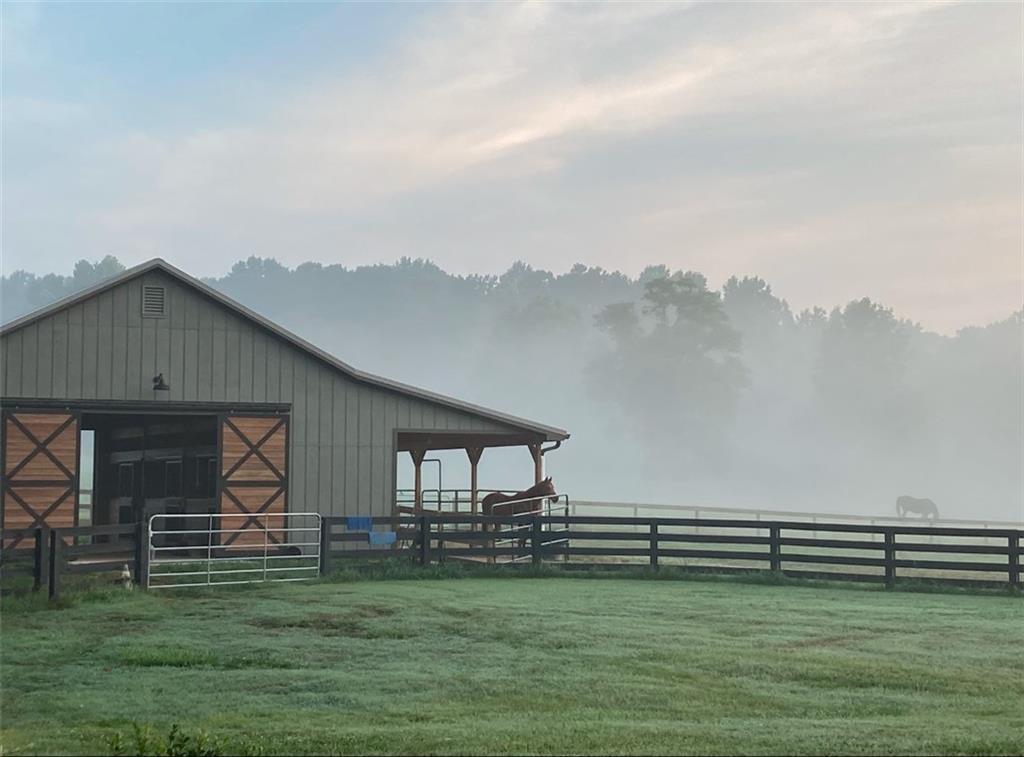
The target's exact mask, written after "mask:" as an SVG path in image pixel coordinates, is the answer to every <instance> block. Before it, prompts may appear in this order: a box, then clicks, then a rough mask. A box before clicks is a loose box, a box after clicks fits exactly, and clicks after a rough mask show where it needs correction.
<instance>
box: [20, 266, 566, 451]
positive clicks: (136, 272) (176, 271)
mask: <svg viewBox="0 0 1024 757" xmlns="http://www.w3.org/2000/svg"><path fill="white" fill-rule="evenodd" d="M150 271H162V272H163V273H166V274H168V275H169V276H171V277H173V278H175V279H177V280H178V281H180V282H182V283H183V284H185V285H187V286H190V287H192V288H193V289H196V290H198V291H199V292H201V293H202V294H204V295H206V296H207V297H209V298H211V299H212V300H215V301H216V302H218V303H219V304H221V305H223V306H224V307H226V308H228V309H229V310H232V311H234V312H236V313H238V314H239V315H241V316H242V317H244V318H247V319H249V320H250V321H253V322H254V323H257V324H259V325H260V326H261V327H263V328H264V329H266V330H267V331H270V332H271V333H272V334H274V335H276V336H277V337H279V338H281V339H283V340H285V341H286V342H289V343H290V344H292V345H294V346H295V347H297V348H298V349H300V350H302V351H304V352H306V353H308V354H310V355H312V356H313V357H315V358H317V359H318V360H320V361H322V362H324V363H326V364H327V365H329V366H330V367H332V368H334V369H335V370H337V371H340V372H341V373H343V374H344V375H345V376H348V377H349V378H351V379H353V380H355V381H360V382H362V383H364V384H368V385H370V386H376V387H380V388H382V389H387V390H389V391H392V392H396V393H398V394H404V395H406V396H409V397H415V398H417V399H421V400H426V401H428V402H433V403H435V404H438V405H442V406H444V407H449V408H453V409H455V410H460V411H462V412H464V413H469V414H471V415H476V416H479V417H482V418H486V419H488V420H491V421H497V422H499V423H504V424H506V425H509V426H512V427H515V428H518V429H522V430H525V431H530V432H533V433H537V434H540V435H542V436H544V437H545V439H546V440H547V441H558V440H562V439H568V438H569V432H568V431H565V430H564V429H560V428H557V427H555V426H548V425H545V424H543V423H537V422H535V421H530V420H527V419H525V418H519V417H517V416H514V415H508V414H507V413H501V412H498V411H497V410H491V409H489V408H486V407H481V406H480V405H474V404H472V403H470V402H464V401H462V400H457V399H455V398H453V397H448V396H446V395H443V394H437V393H436V392H431V391H427V390H426V389H420V388H419V387H415V386H410V385H409V384H403V383H401V382H398V381H392V380H391V379H387V378H384V377H382V376H376V375H374V374H372V373H366V372H365V371H360V370H359V369H357V368H353V367H352V366H351V365H349V364H348V363H345V362H342V361H341V360H338V358H336V357H334V356H333V355H331V354H329V353H327V352H324V351H323V350H321V349H320V348H319V347H317V346H316V345H314V344H311V343H309V342H307V341H306V340H305V339H303V338H302V337H300V336H298V335H296V334H293V333H292V332H290V331H288V330H287V329H285V328H283V327H281V326H279V325H278V324H276V323H274V322H273V321H269V320H267V319H266V318H264V317H263V316H261V315H260V314H259V313H256V312H255V311H253V310H250V309H249V308H247V307H245V305H242V304H241V303H239V302H236V301H235V300H233V299H231V298H230V297H228V296H227V295H224V294H222V293H220V292H218V291H217V290H216V289H214V288H213V287H210V286H208V285H207V284H204V283H203V282H202V281H200V280H199V279H197V278H195V277H193V276H190V275H189V274H187V273H185V272H184V271H182V270H181V269H180V268H176V267H174V266H173V265H171V264H170V263H168V262H167V261H166V260H163V259H161V258H154V259H152V260H149V261H147V262H145V263H141V264H139V265H137V266H135V267H133V268H129V269H127V270H125V271H123V272H121V273H119V274H118V275H117V276H113V277H111V278H109V279H107V280H105V281H102V282H100V283H99V284H96V285H95V286H92V287H89V288H87V289H83V290H82V291H80V292H76V293H75V294H72V295H70V296H68V297H64V298H63V299H60V300H57V301H56V302H54V303H52V304H50V305H47V306H46V307H44V308H41V309H39V310H36V311H35V312H33V313H29V314H27V315H24V316H22V317H20V318H16V319H14V320H13V321H11V322H10V323H6V324H4V325H3V326H0V336H6V335H7V334H9V333H11V332H12V331H16V330H17V329H20V328H22V327H23V326H27V325H28V324H30V323H34V322H35V321H38V320H40V319H42V318H46V317H47V316H49V315H52V314H54V313H56V312H58V311H60V310H63V309H65V308H68V307H71V306H72V305H75V304H77V303H79V302H82V301H83V300H87V299H89V298H90V297H93V296H94V295H97V294H99V293H100V292H104V291H106V290H108V289H112V288H113V287H116V286H118V285H119V284H123V283H124V282H126V281H129V280H131V279H134V278H135V277H137V276H141V275H143V274H145V273H149V272H150Z"/></svg>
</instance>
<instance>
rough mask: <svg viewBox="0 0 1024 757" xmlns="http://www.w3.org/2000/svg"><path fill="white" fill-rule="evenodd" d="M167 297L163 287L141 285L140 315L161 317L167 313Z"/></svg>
mask: <svg viewBox="0 0 1024 757" xmlns="http://www.w3.org/2000/svg"><path fill="white" fill-rule="evenodd" d="M166 303H167V299H166V297H165V290H164V288H163V287H157V286H144V287H142V315H143V317H145V318H163V317H164V316H165V315H167V306H166Z"/></svg>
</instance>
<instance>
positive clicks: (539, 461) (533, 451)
mask: <svg viewBox="0 0 1024 757" xmlns="http://www.w3.org/2000/svg"><path fill="white" fill-rule="evenodd" d="M529 447H530V457H532V458H533V483H535V484H539V483H540V482H541V481H543V480H544V456H543V455H541V453H540V445H539V444H531V445H529Z"/></svg>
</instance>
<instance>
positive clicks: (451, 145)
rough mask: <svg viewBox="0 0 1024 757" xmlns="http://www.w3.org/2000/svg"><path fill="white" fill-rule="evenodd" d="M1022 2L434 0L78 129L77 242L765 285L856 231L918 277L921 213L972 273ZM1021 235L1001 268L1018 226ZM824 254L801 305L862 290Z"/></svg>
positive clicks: (218, 261)
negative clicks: (961, 253)
mask: <svg viewBox="0 0 1024 757" xmlns="http://www.w3.org/2000/svg"><path fill="white" fill-rule="evenodd" d="M1014 20H1016V21H1017V22H1018V23H1017V26H1016V27H1014V25H1013V23H1012V22H1013V21H1014ZM1019 20H1020V9H1019V8H1012V7H1009V6H974V7H970V6H967V7H965V6H959V5H950V4H940V3H925V2H920V3H897V4H891V5H888V4H886V5H883V4H876V3H865V4H821V5H817V4H757V5H751V6H741V5H737V4H704V3H696V4H674V3H636V4H625V3H615V4H579V5H575V4H565V3H524V4H491V5H474V4H451V5H442V6H436V7H435V8H433V9H432V11H431V12H430V13H427V14H424V15H422V16H421V17H420V18H419V19H418V20H417V21H416V22H414V23H413V24H412V25H410V26H409V27H407V28H405V29H404V30H403V31H402V33H401V34H399V35H398V36H397V37H396V38H395V39H393V40H392V42H391V43H390V44H389V45H387V46H386V47H385V48H384V49H383V50H382V51H381V52H379V54H377V55H375V56H374V57H372V58H370V59H367V60H365V61H364V62H363V63H362V64H361V65H359V66H358V67H352V66H348V67H345V68H344V69H341V70H337V71H333V70H332V69H331V67H330V66H329V65H328V66H325V67H324V68H322V69H321V70H318V71H316V72H311V74H313V75H310V76H309V77H308V79H304V80H300V79H291V80H288V81H287V82H286V83H285V84H286V86H282V87H280V88H278V89H277V90H271V89H268V88H267V87H260V88H259V89H258V90H257V91H258V93H259V96H260V97H262V98H265V99H263V100H260V101H258V102H249V103H246V107H244V108H240V109H239V113H240V115H239V116H238V117H237V118H235V119H223V118H222V119H219V124H218V125H217V126H213V125H211V123H209V122H202V121H199V122H195V123H191V124H185V125H184V126H182V125H181V124H178V125H176V126H174V127H173V128H171V127H168V128H164V129H161V128H158V127H154V126H153V125H152V124H149V125H147V126H146V128H137V127H136V128H130V127H124V128H120V129H114V130H111V131H109V132H108V133H105V134H103V135H102V136H98V137H96V138H95V139H93V140H92V141H90V143H89V144H88V145H84V146H81V147H82V150H81V153H82V154H81V155H80V156H79V157H78V158H77V160H76V161H75V163H76V164H75V166H74V172H75V174H76V176H75V178H74V181H73V183H72V188H71V189H69V190H68V191H71V192H74V191H77V192H78V193H79V194H78V196H77V197H76V198H74V201H73V207H71V208H70V209H69V210H70V212H71V214H72V215H73V218H74V230H75V238H76V239H77V240H80V242H81V243H82V244H83V245H84V246H87V247H89V248H91V249H94V250H96V251H97V252H98V251H99V250H101V249H102V251H103V252H107V251H114V252H117V253H118V254H121V255H122V256H124V257H126V258H130V257H131V256H132V255H134V254H137V255H138V256H139V257H143V256H146V255H149V254H152V253H157V252H160V253H162V254H167V255H169V256H170V257H173V258H175V259H177V260H179V262H182V263H183V264H184V265H187V266H189V267H191V268H194V269H196V270H197V271H198V272H199V273H212V272H214V271H215V270H220V269H221V268H223V266H224V265H226V264H227V263H228V262H229V261H230V260H231V259H232V258H234V257H238V256H239V255H241V254H247V253H249V252H255V253H258V254H267V255H275V256H277V257H278V258H280V259H283V260H285V261H290V262H297V261H298V260H300V259H305V258H309V257H319V258H330V257H331V256H336V255H338V254H339V250H344V251H345V252H344V254H345V255H346V262H357V261H368V260H372V259H375V258H378V257H381V256H385V255H391V254H412V255H417V254H431V255H433V256H434V257H436V258H437V259H438V260H439V262H441V263H442V264H443V265H448V266H451V267H455V268H461V269H477V270H481V269H483V270H488V269H489V270H493V269H494V268H496V267H498V266H499V265H501V264H504V263H505V262H507V261H508V260H509V259H511V258H515V257H526V258H528V259H530V258H532V262H534V263H536V264H539V265H548V266H554V267H558V265H559V264H561V265H564V266H567V265H569V264H570V263H571V262H573V261H574V260H575V259H586V260H587V261H588V262H594V263H600V264H603V265H606V266H608V267H622V268H625V269H627V270H632V269H639V268H640V267H642V266H643V265H644V264H646V263H649V262H653V261H655V260H657V259H667V261H668V262H669V263H670V264H674V265H682V266H687V267H688V266H690V265H691V263H695V262H709V261H711V262H714V265H713V266H712V267H714V268H715V269H716V270H717V269H718V268H722V269H723V270H724V269H725V268H728V267H729V266H730V265H731V266H732V267H733V268H734V270H738V271H739V272H745V266H748V265H755V264H756V263H761V264H762V265H761V266H760V267H761V268H762V270H763V271H764V273H763V275H766V276H768V277H769V278H770V277H771V274H772V272H773V271H782V272H785V271H793V270H794V269H796V268H798V267H799V266H797V265H796V264H795V263H794V261H803V262H804V263H806V260H807V258H806V254H807V253H806V250H807V249H809V248H812V247H817V248H818V249H820V250H824V249H828V250H829V252H828V254H829V255H836V256H837V259H843V258H844V256H847V257H848V256H849V255H852V254H855V253H854V252H853V250H852V249H851V248H850V247H849V245H854V244H856V245H857V246H859V247H860V248H861V249H863V248H864V247H865V246H868V247H875V248H877V249H878V250H879V251H878V252H877V254H876V257H875V258H873V260H874V261H875V265H874V266H873V267H872V270H875V271H886V272H887V273H889V275H891V276H894V277H896V278H900V277H901V276H902V277H906V276H912V275H913V270H912V265H911V264H910V263H909V262H908V264H907V265H905V266H903V267H902V270H901V266H900V264H899V263H898V262H897V263H894V262H893V261H892V259H891V258H892V252H891V249H889V250H888V251H886V250H887V248H892V246H893V245H897V243H896V242H893V243H892V244H889V243H888V242H886V241H885V240H884V239H882V238H881V235H883V234H886V233H890V232H891V233H895V232H896V231H898V230H900V229H903V230H904V232H900V241H899V242H898V247H899V248H902V247H903V246H904V245H911V246H912V244H913V240H912V238H910V237H908V236H907V235H909V234H911V232H910V231H908V229H910V228H913V230H914V232H913V233H920V234H921V235H922V236H921V237H920V238H921V239H922V240H924V239H927V240H928V243H929V244H930V243H932V242H933V241H935V242H936V243H938V244H939V245H940V246H941V247H943V250H942V252H941V254H940V255H939V257H941V258H942V260H943V261H945V262H944V264H943V265H944V267H943V268H942V271H941V275H942V276H944V277H946V280H948V281H953V280H955V278H956V276H957V275H959V271H960V268H962V263H958V261H957V252H956V250H955V249H954V248H952V247H950V246H949V245H948V244H945V245H944V246H943V242H942V240H941V239H939V240H935V239H934V237H935V235H934V234H929V233H927V227H928V224H927V223H926V220H927V219H929V218H931V219H933V220H934V219H938V221H939V223H938V224H937V225H938V226H939V227H942V228H951V227H954V226H955V229H956V233H953V234H952V236H953V237H955V238H957V239H964V238H966V237H968V236H969V234H967V233H966V231H968V230H970V229H976V230H978V236H979V237H985V238H991V239H997V238H999V237H1000V233H996V232H995V231H994V230H993V226H997V227H999V228H1000V229H1005V225H1006V224H1007V222H1008V221H1009V220H1011V219H1009V218H1008V216H1007V212H1006V208H1007V207H1008V205H1007V204H1008V203H1009V205H1011V206H1012V204H1013V202H1014V201H1019V182H1015V181H1014V180H1012V179H1011V178H1009V176H1011V175H1012V174H1013V169H1014V168H1017V169H1018V172H1019V168H1020V155H1019V151H1020V130H1019V128H1018V126H1016V125H1015V124H1016V123H1017V122H1019V105H1020V96H1019V89H1020V84H1021V82H1020V74H1019V66H1017V67H1016V69H1015V68H1014V67H1013V65H1010V64H1012V63H1013V58H1012V55H1013V54H1016V56H1017V58H1018V59H1019V50H1020V42H1019V39H1017V38H1016V36H1015V35H1014V34H1013V28H1019ZM965 39H966V40H968V41H972V40H985V44H984V45H982V44H978V45H976V46H974V47H971V46H967V47H964V46H962V45H961V46H958V42H961V41H963V40H965ZM993 51H996V52H993ZM1017 62H1018V63H1019V60H1018V61H1017ZM234 76H235V78H236V80H237V84H238V90H239V92H242V93H243V94H237V93H236V96H238V97H240V98H242V100H243V101H244V91H245V86H246V81H247V73H246V71H244V70H240V71H236V72H235V74H234ZM224 78H225V80H227V81H230V79H231V76H230V75H224ZM1015 106H1017V111H1016V121H1014V120H1013V119H1014V118H1015V116H1014V110H1013V109H1014V107H1015ZM193 107H195V104H193ZM41 112H44V113H45V112H46V109H45V107H43V108H41ZM54 112H56V111H54ZM242 112H244V113H245V114H246V115H245V117H242V115H241V113H242ZM1003 150H1007V151H1008V152H1007V153H1004V152H1002V151H1003ZM1014 151H1015V152H1014ZM1003 161H1006V162H1003ZM896 170H899V171H902V174H901V175H899V176H896V175H894V173H893V172H894V171H896ZM957 182H964V183H966V184H967V185H969V186H970V187H971V188H972V189H973V192H972V196H969V197H968V196H965V195H964V194H963V192H958V190H957V188H956V187H957ZM75 187H77V190H76V189H75ZM38 202H42V200H41V199H39V200H38ZM30 206H32V202H31V200H30V199H29V201H27V202H26V207H30ZM972 207H973V208H975V210H974V211H971V210H968V208H972ZM979 208H980V209H985V208H987V209H989V210H977V209H979ZM992 208H999V211H998V212H996V211H993V210H991V209H992ZM1010 215H1012V213H1011V214H1010ZM907 219H915V220H913V221H911V220H907ZM28 236H29V235H28V234H27V233H25V232H21V233H18V232H17V230H16V233H15V234H14V237H15V238H16V239H17V238H21V239H24V238H27V237H28ZM1001 236H1002V238H1001V239H1000V241H999V242H998V244H999V245H1000V246H999V252H997V253H994V254H993V255H992V256H991V257H990V260H991V261H992V265H991V266H986V268H987V269H991V270H992V274H991V275H992V276H999V275H1003V276H1005V272H1003V270H1002V267H1003V266H1004V265H1005V259H1006V257H1007V254H1006V252H1005V250H1007V249H1009V247H1010V246H1012V245H1013V244H1014V243H1015V242H1016V241H1018V240H1019V237H1020V230H1019V224H1017V227H1016V230H1015V231H1013V230H1011V231H1009V232H1004V233H1002V235H1001ZM8 237H9V238H10V237H11V235H10V234H9V235H8ZM697 245H703V247H702V248H701V249H699V250H698V249H697ZM681 247H685V248H686V249H685V250H683V251H681ZM210 249H215V250H216V251H217V254H216V255H211V254H210V253H209V250H210ZM481 250H484V251H487V252H486V257H485V258H482V257H481V255H483V254H484V253H482V252H481ZM819 254H820V255H824V254H825V253H819ZM857 254H859V253H857ZM627 255H632V256H633V257H632V258H630V257H626V256H627ZM910 257H914V256H910ZM908 260H909V258H908ZM824 263H826V264H818V265H810V266H808V267H807V273H806V275H804V276H800V275H796V274H794V275H792V276H791V277H790V278H789V279H788V285H789V286H790V287H792V291H791V292H790V296H791V298H794V299H798V300H799V299H801V297H802V296H803V295H805V294H806V296H807V297H813V296H820V295H821V293H822V292H824V291H829V292H830V294H831V296H835V295H838V294H839V293H840V292H845V289H846V288H845V286H842V285H837V286H834V287H831V288H830V287H828V286H825V287H823V286H822V282H821V280H820V279H822V278H826V279H827V277H828V276H829V274H828V268H827V260H825V261H824ZM730 272H732V271H730ZM815 277H817V278H818V279H819V280H818V281H815ZM867 283H869V282H865V285H867ZM779 288H780V287H777V289H779ZM883 289H884V288H883ZM897 289H898V288H897ZM886 291H889V290H886ZM868 293H869V294H870V293H871V292H868ZM843 296H845V294H844V295H843ZM828 304H831V303H828ZM895 304H897V305H901V304H904V303H895ZM906 304H907V305H908V306H909V307H910V308H911V309H913V302H912V301H911V300H907V303H906ZM1003 304H1005V303H1003ZM928 307H929V308H931V311H929V310H928V309H925V310H922V311H921V317H926V318H927V317H932V318H934V315H931V316H929V315H928V314H929V312H932V313H934V306H928ZM1001 307H1002V305H1001ZM967 309H968V310H970V308H967ZM976 312H979V313H981V312H982V311H981V310H977V311H976ZM985 314H986V316H987V315H988V311H985ZM939 320H941V319H939ZM939 320H935V322H936V323H937V322H939ZM945 326H946V324H945V323H943V327H945Z"/></svg>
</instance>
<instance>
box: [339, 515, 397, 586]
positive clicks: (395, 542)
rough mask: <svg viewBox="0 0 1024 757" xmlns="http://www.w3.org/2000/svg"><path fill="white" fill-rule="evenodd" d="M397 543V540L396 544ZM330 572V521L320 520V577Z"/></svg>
mask: <svg viewBox="0 0 1024 757" xmlns="http://www.w3.org/2000/svg"><path fill="white" fill-rule="evenodd" d="M395 543H397V540H396V542H395ZM330 572H331V519H330V518H329V517H327V518H321V519H320V575H321V576H326V575H327V574H328V573H330Z"/></svg>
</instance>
